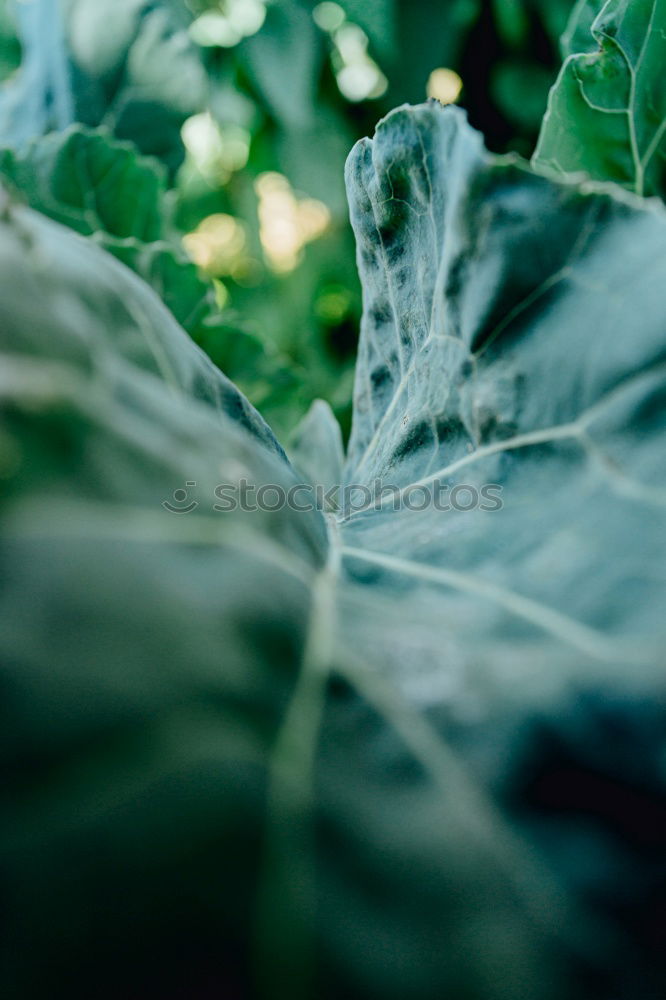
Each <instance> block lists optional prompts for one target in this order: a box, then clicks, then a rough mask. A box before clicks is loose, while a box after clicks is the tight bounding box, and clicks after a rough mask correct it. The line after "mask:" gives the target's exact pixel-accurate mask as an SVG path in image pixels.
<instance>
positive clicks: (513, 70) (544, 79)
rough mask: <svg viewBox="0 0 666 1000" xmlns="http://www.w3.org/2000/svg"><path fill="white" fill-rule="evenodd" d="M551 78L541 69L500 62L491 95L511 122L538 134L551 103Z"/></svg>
mask: <svg viewBox="0 0 666 1000" xmlns="http://www.w3.org/2000/svg"><path fill="white" fill-rule="evenodd" d="M552 82H553V78H552V75H551V74H550V73H549V72H548V70H547V69H545V68H544V67H542V66H538V65H535V64H534V63H524V62H520V61H518V60H513V61H506V62H500V63H498V64H497V66H496V67H495V70H494V73H493V78H492V93H493V97H494V99H495V101H496V103H497V105H498V106H499V107H500V108H501V110H502V112H503V114H504V115H505V116H506V118H507V119H508V121H511V122H514V123H516V124H517V125H518V126H519V127H520V128H522V129H524V130H526V131H527V132H532V133H534V132H538V130H539V126H540V124H541V119H542V118H543V113H544V110H545V108H546V104H547V101H548V91H549V90H550V87H551V84H552Z"/></svg>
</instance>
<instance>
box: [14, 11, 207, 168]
mask: <svg viewBox="0 0 666 1000" xmlns="http://www.w3.org/2000/svg"><path fill="white" fill-rule="evenodd" d="M15 6H16V10H17V14H18V17H19V27H20V34H21V38H22V42H23V46H24V61H23V66H22V69H21V71H20V73H19V74H17V76H16V77H15V78H13V79H12V80H11V81H9V82H8V83H7V85H6V86H5V88H4V92H3V93H2V94H1V99H0V142H2V144H3V145H11V146H14V147H21V146H23V145H24V144H25V143H26V142H28V141H29V140H30V139H33V138H35V137H37V136H40V135H43V134H44V133H46V132H49V131H51V130H53V129H63V128H65V127H66V126H68V125H70V124H71V123H73V122H74V121H77V122H81V123H83V124H85V125H90V126H95V127H96V126H99V125H104V126H106V127H107V128H108V129H110V130H111V131H112V132H113V133H114V134H115V135H116V136H117V137H118V138H120V139H130V140H132V141H133V142H135V143H136V145H137V146H138V147H139V148H140V150H141V151H142V152H143V153H149V154H151V155H154V156H158V157H160V158H161V159H162V160H164V162H165V163H167V165H168V166H169V167H175V166H177V164H178V163H179V162H180V160H181V158H182V143H181V139H180V128H181V125H182V123H183V122H184V120H185V119H186V118H187V117H188V116H189V115H192V114H194V113H195V112H196V111H199V110H200V109H201V106H202V104H203V102H204V100H205V95H206V89H207V84H206V79H205V74H204V70H203V65H202V63H201V59H200V56H199V52H198V50H197V49H196V47H195V46H194V45H193V43H191V42H190V40H189V38H188V35H187V30H186V29H187V24H188V21H189V16H188V13H187V9H186V6H185V4H183V3H180V2H179V0H169V2H164V3H155V2H153V0H96V2H95V3H94V4H91V3H90V2H89V0H30V2H29V3H17V4H15ZM102 24H103V26H104V28H103V30H100V25H102Z"/></svg>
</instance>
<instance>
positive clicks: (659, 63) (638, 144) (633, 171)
mask: <svg viewBox="0 0 666 1000" xmlns="http://www.w3.org/2000/svg"><path fill="white" fill-rule="evenodd" d="M598 8H599V3H598V2H597V0H593V2H592V4H591V11H596V10H597V9H598ZM588 15H589V11H588V8H587V7H586V6H579V7H577V9H576V10H575V11H574V20H573V22H572V27H571V29H570V31H569V32H568V40H567V41H566V42H565V46H566V47H567V48H569V49H571V47H572V46H573V45H574V44H581V38H582V34H583V28H584V26H585V25H586V24H587V22H588V20H589V16H588ZM591 31H592V36H593V39H594V41H595V42H596V50H595V51H591V50H590V49H591V46H590V45H586V46H585V47H584V48H583V50H582V51H580V50H579V51H578V52H575V53H574V52H572V53H571V54H570V55H569V56H568V58H567V59H566V61H565V63H564V65H563V67H562V71H561V73H560V76H559V78H558V80H557V83H556V84H555V86H554V87H553V89H552V91H551V95H550V99H549V103H548V112H547V114H546V117H545V118H544V122H543V126H542V130H541V135H540V138H539V144H538V147H537V151H536V153H535V159H534V162H535V163H536V164H538V165H541V166H546V167H549V168H552V169H554V170H557V171H560V172H562V173H574V172H577V171H584V172H585V173H587V174H589V175H590V176H591V177H593V178H595V179H597V180H601V181H614V182H616V183H617V184H621V185H622V186H623V187H626V188H629V189H630V190H632V191H635V192H636V193H637V194H640V195H643V194H645V195H651V194H661V195H662V196H663V195H664V193H666V87H664V65H665V64H666V3H665V2H664V0H632V2H631V3H627V2H626V0H608V2H607V3H605V4H604V5H603V7H602V8H601V10H600V11H599V13H598V14H597V16H596V17H595V19H594V22H593V24H592V28H591Z"/></svg>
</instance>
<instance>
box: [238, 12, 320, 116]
mask: <svg viewBox="0 0 666 1000" xmlns="http://www.w3.org/2000/svg"><path fill="white" fill-rule="evenodd" d="M322 55H323V49H322V43H321V38H320V34H319V32H318V31H317V29H316V27H315V24H314V21H313V20H312V17H311V15H310V13H309V12H308V10H307V9H306V8H305V7H303V6H302V5H301V4H300V3H298V2H297V0H281V2H280V3H277V4H271V5H270V6H269V7H268V8H267V12H266V20H265V22H264V25H263V28H262V29H261V31H259V32H257V34H256V35H252V36H251V37H250V38H246V39H244V40H243V41H242V42H241V44H240V45H239V46H238V53H237V57H238V59H239V60H240V61H241V63H242V64H243V65H244V66H245V67H246V68H247V71H248V72H249V73H250V75H251V77H252V79H253V81H254V83H255V84H256V86H257V87H258V89H259V91H260V93H261V95H262V97H263V98H264V100H265V101H266V103H267V105H268V107H269V108H270V109H271V111H272V112H273V114H274V115H275V117H276V118H277V120H278V122H280V124H281V125H283V126H284V127H285V128H305V127H309V126H311V125H313V123H314V121H315V117H316V116H315V105H314V96H315V90H316V85H317V80H318V76H319V71H320V68H321V60H322Z"/></svg>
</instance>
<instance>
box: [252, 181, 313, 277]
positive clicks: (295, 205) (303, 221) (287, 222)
mask: <svg viewBox="0 0 666 1000" xmlns="http://www.w3.org/2000/svg"><path fill="white" fill-rule="evenodd" d="M255 191H256V193H257V197H258V199H259V205H258V214H259V236H260V239H261V245H262V248H263V251H264V256H265V258H266V263H267V264H268V266H269V267H270V269H271V270H272V271H275V272H276V273H278V274H286V273H288V272H289V271H293V270H294V268H295V267H297V266H298V263H299V261H300V259H301V255H302V251H303V248H304V247H305V245H306V244H307V243H311V242H312V241H313V240H316V239H318V237H320V236H321V235H322V234H323V233H324V232H325V231H326V229H327V227H328V225H329V223H330V221H331V213H330V212H329V210H328V208H327V207H326V205H325V204H324V203H323V202H322V201H317V199H316V198H298V197H297V195H296V194H295V192H294V191H293V189H292V187H291V185H290V184H289V181H288V180H287V178H286V177H284V176H283V175H282V174H278V173H276V172H275V171H271V172H269V173H265V174H261V175H260V176H259V177H258V178H257V180H256V181H255Z"/></svg>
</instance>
